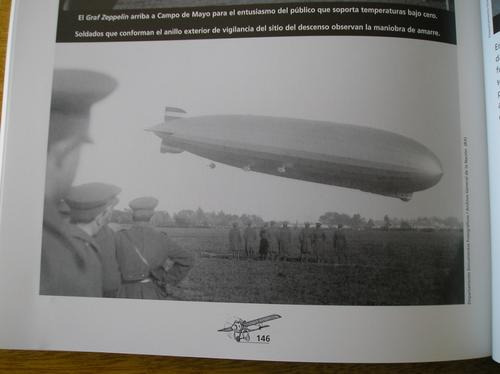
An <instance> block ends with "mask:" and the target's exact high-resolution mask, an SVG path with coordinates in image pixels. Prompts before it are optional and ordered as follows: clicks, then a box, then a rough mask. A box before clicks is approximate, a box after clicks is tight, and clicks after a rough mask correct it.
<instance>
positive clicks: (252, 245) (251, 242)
mask: <svg viewBox="0 0 500 374" xmlns="http://www.w3.org/2000/svg"><path fill="white" fill-rule="evenodd" d="M243 241H244V243H245V253H246V255H247V258H251V257H253V256H254V255H255V249H256V248H257V247H258V243H257V231H255V229H254V228H253V227H252V222H250V221H249V222H248V223H247V227H246V228H245V231H244V232H243Z"/></svg>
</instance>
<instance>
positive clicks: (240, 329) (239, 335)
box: [217, 314, 281, 342]
mask: <svg viewBox="0 0 500 374" xmlns="http://www.w3.org/2000/svg"><path fill="white" fill-rule="evenodd" d="M278 318H281V316H280V315H279V314H270V315H268V316H265V317H260V318H257V319H253V320H251V321H245V320H243V319H241V318H239V319H236V320H235V321H234V322H233V323H232V325H231V326H229V327H225V328H223V329H220V330H217V331H220V332H232V333H233V337H234V340H236V341H237V342H240V341H242V340H244V341H246V342H249V341H250V333H251V332H253V331H258V330H262V329H264V328H266V327H269V325H263V323H265V322H269V321H272V320H275V319H278Z"/></svg>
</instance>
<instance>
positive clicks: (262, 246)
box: [259, 227, 269, 260]
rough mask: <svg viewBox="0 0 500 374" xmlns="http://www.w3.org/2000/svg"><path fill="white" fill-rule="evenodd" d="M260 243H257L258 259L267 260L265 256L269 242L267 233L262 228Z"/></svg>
mask: <svg viewBox="0 0 500 374" xmlns="http://www.w3.org/2000/svg"><path fill="white" fill-rule="evenodd" d="M259 236H260V242H259V258H260V259H261V260H266V259H267V254H268V251H269V240H267V231H266V228H265V227H263V228H262V229H261V230H260V232H259Z"/></svg>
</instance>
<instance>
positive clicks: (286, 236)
mask: <svg viewBox="0 0 500 374" xmlns="http://www.w3.org/2000/svg"><path fill="white" fill-rule="evenodd" d="M279 248H280V249H279V258H280V260H283V261H286V259H287V258H288V257H289V256H290V251H291V249H292V232H291V231H290V228H289V227H288V222H283V226H282V227H281V229H280V231H279Z"/></svg>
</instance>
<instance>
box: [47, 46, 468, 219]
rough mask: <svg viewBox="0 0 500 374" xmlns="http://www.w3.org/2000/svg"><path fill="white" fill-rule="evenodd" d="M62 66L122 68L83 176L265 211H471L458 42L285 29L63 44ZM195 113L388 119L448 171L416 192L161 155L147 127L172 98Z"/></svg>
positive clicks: (293, 215)
mask: <svg viewBox="0 0 500 374" xmlns="http://www.w3.org/2000/svg"><path fill="white" fill-rule="evenodd" d="M56 66H57V67H67V68H85V69H92V70H97V71H101V72H106V73H109V74H110V75H112V76H114V77H115V78H116V79H117V80H118V81H119V87H118V89H117V90H116V91H115V92H114V93H113V94H112V95H111V96H110V97H109V98H107V99H106V100H104V101H102V102H101V103H99V104H97V105H96V106H95V107H94V110H93V116H92V124H91V134H92V136H93V138H94V142H95V144H93V145H89V146H86V147H85V149H84V151H83V154H82V159H81V162H80V168H79V170H78V174H77V178H76V181H75V183H76V184H79V183H85V182H92V181H100V182H110V183H114V184H116V185H118V186H120V187H121V188H122V189H123V192H122V193H121V196H120V198H121V202H120V204H119V206H118V207H119V208H123V207H125V206H127V203H128V201H129V200H131V199H132V198H135V197H138V196H142V195H152V196H156V197H158V198H159V200H160V206H159V208H160V209H165V210H167V211H169V212H175V211H178V210H181V209H196V208H197V207H201V208H202V209H204V210H206V211H212V210H221V209H222V210H224V211H225V212H231V213H236V214H242V213H248V214H258V215H260V216H262V217H263V218H264V219H267V220H269V219H277V220H279V219H287V220H290V221H296V220H298V221H304V220H309V221H314V220H317V218H318V217H319V216H320V215H321V214H323V213H324V212H325V211H337V212H343V213H348V214H354V213H359V214H361V215H362V216H365V217H372V218H381V217H383V215H384V214H389V215H390V216H393V217H406V218H409V217H417V216H434V215H436V216H441V217H445V216H455V217H460V218H461V217H462V179H461V173H462V172H461V170H462V169H461V148H460V147H461V136H460V125H459V114H458V112H459V110H458V82H457V78H458V77H457V58H456V47H455V46H453V45H449V44H444V43H435V42H428V41H420V40H407V39H401V38H378V37H346V36H324V37H286V38H283V37H282V38H257V39H221V40H200V41H155V42H128V43H122V42H115V43H74V44H58V45H57V49H56ZM167 105H168V106H177V107H181V108H184V109H185V110H186V111H187V112H188V116H196V115H208V114H256V115H271V116H286V117H298V118H306V119H317V120H327V121H332V122H338V123H348V124H349V123H351V124H357V125H364V126H370V127H375V128H380V129H386V130H389V131H393V132H396V133H399V134H401V135H405V136H408V137H411V138H413V139H415V140H416V141H418V142H421V143H422V144H424V145H425V146H426V147H428V148H429V149H430V150H431V151H432V152H434V153H435V154H436V155H437V156H438V158H439V159H440V160H441V163H442V165H443V170H444V176H443V178H442V180H441V181H440V182H439V183H438V184H437V185H436V186H434V187H432V188H431V189H429V190H426V191H422V192H417V193H415V194H414V197H413V199H412V200H411V201H410V202H407V203H405V202H402V201H400V200H399V199H395V198H390V197H384V196H378V195H374V194H369V193H365V192H360V191H356V190H350V189H346V188H340V187H335V186H327V185H320V184H314V183H310V182H304V181H296V180H291V179H286V178H280V177H276V176H269V175H264V174H259V173H255V172H245V171H243V170H240V169H237V168H234V167H230V166H225V165H221V164H218V165H217V168H215V169H211V168H209V167H208V165H209V164H210V160H206V159H203V158H200V157H197V156H194V155H191V154H189V153H186V152H184V153H182V154H161V153H160V139H159V138H158V137H156V136H155V135H154V134H152V133H150V132H145V131H144V129H145V128H147V127H149V126H152V125H155V124H157V123H160V122H162V120H163V113H164V107H165V106H167Z"/></svg>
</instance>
